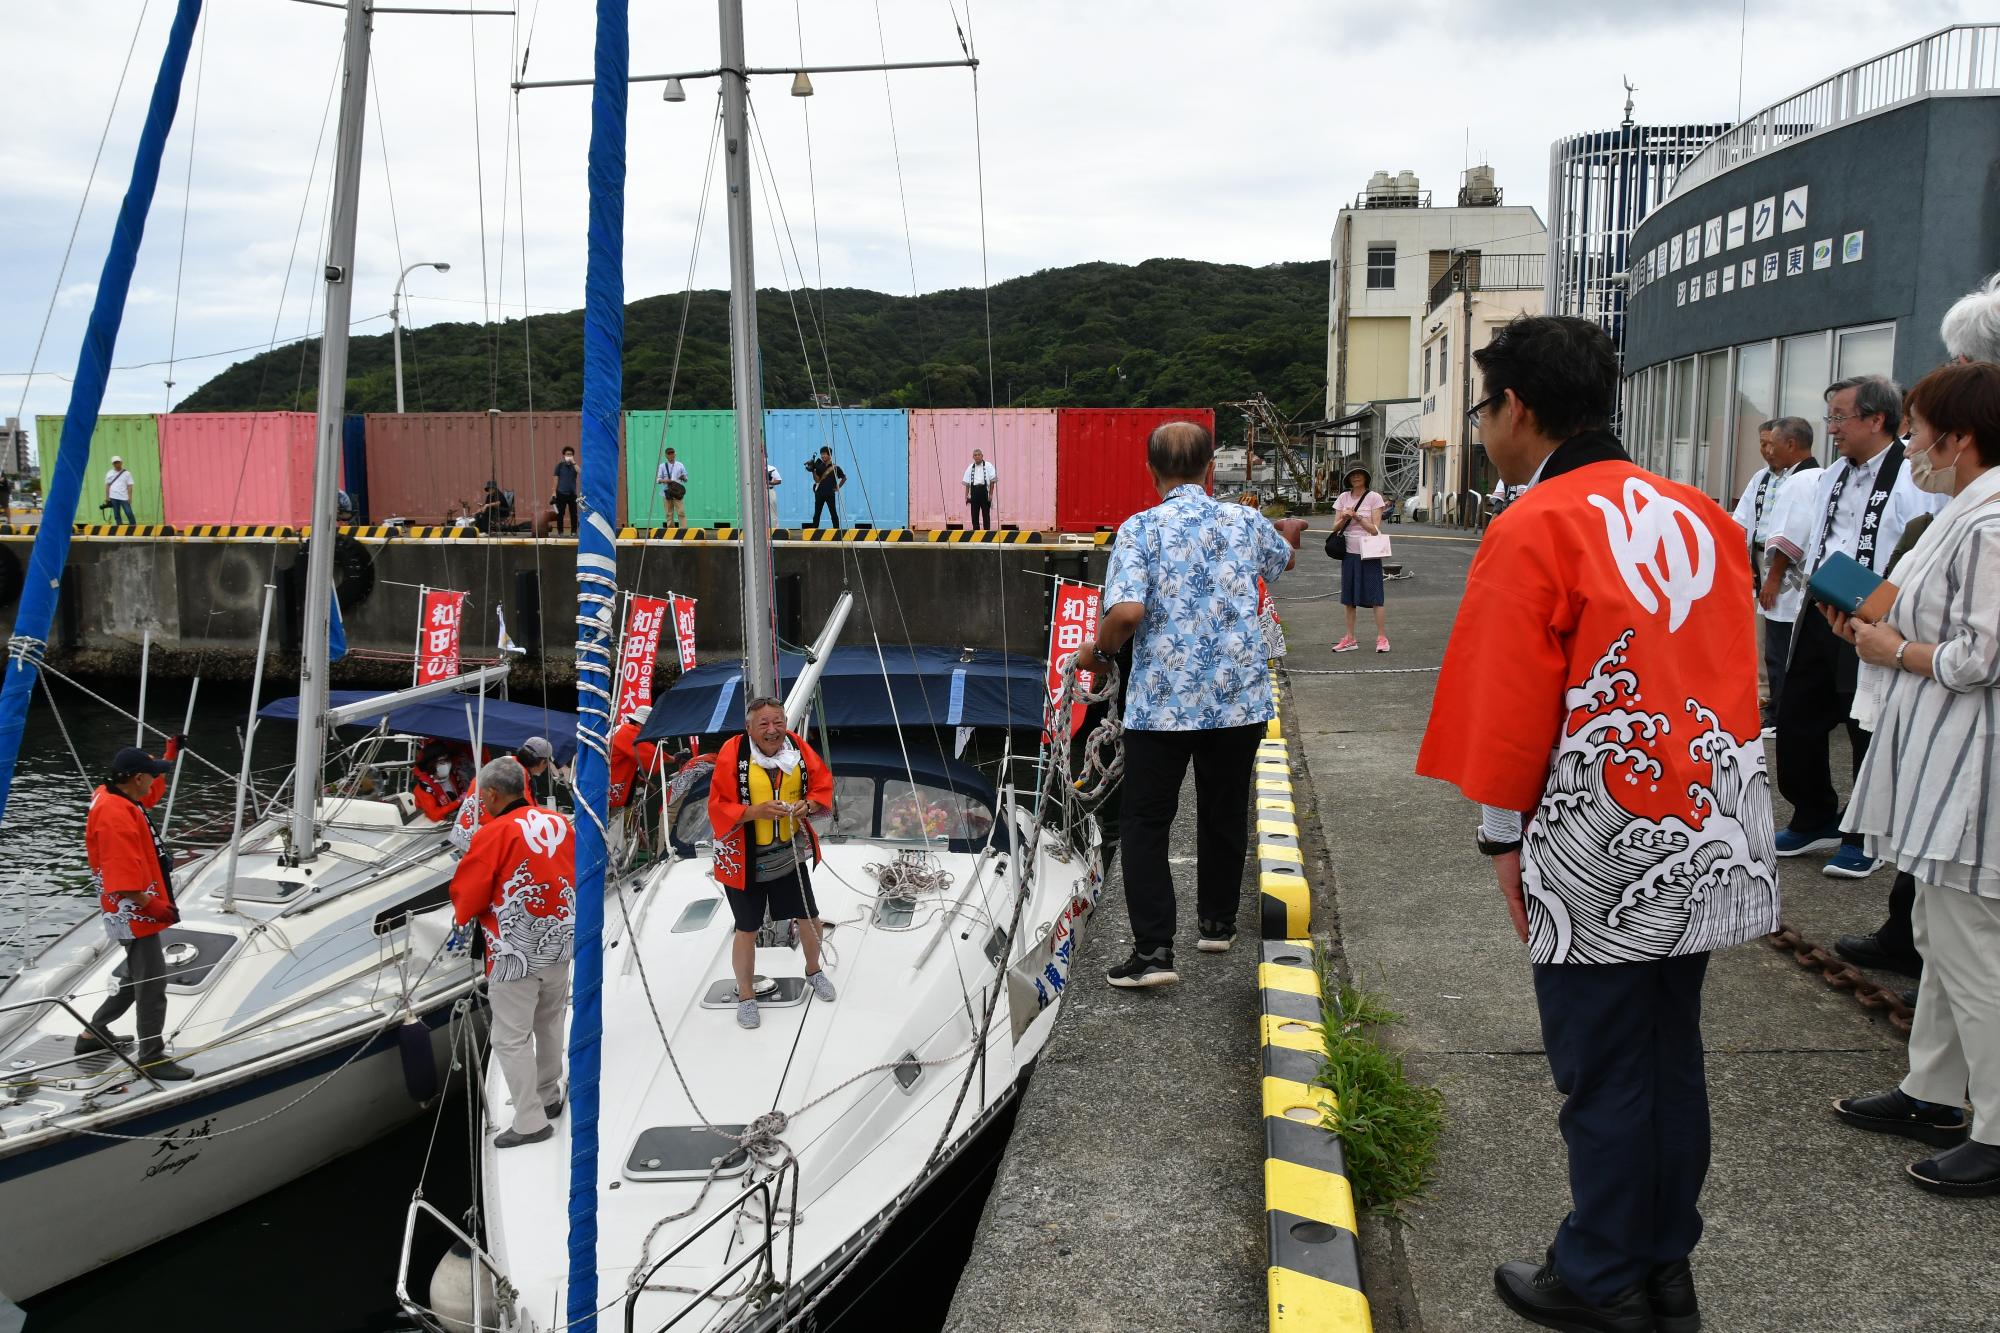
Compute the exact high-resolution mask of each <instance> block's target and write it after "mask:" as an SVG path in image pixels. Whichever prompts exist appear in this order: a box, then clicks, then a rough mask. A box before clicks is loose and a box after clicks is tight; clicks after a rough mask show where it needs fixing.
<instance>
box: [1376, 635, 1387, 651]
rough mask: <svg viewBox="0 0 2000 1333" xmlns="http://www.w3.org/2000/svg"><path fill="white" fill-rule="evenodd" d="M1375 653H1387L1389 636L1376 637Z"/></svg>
mask: <svg viewBox="0 0 2000 1333" xmlns="http://www.w3.org/2000/svg"><path fill="white" fill-rule="evenodd" d="M1375 651H1376V652H1378V653H1386V652H1388V651H1389V636H1388V635H1386V634H1381V635H1377V636H1376V639H1375Z"/></svg>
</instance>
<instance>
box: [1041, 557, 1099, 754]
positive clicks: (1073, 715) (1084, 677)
mask: <svg viewBox="0 0 2000 1333" xmlns="http://www.w3.org/2000/svg"><path fill="white" fill-rule="evenodd" d="M1097 604H1098V591H1097V589H1095V588H1092V587H1090V586H1088V585H1086V584H1082V583H1058V584H1056V606H1055V618H1054V620H1053V621H1052V622H1051V623H1050V625H1049V703H1050V706H1051V707H1053V706H1054V704H1055V700H1056V697H1057V696H1058V695H1059V694H1060V693H1061V692H1062V661H1063V659H1064V658H1065V657H1068V656H1070V655H1071V654H1073V653H1075V652H1077V651H1078V650H1079V649H1081V648H1082V647H1083V646H1084V645H1085V644H1086V643H1090V642H1091V641H1093V640H1094V639H1096V637H1097ZM1093 675H1094V673H1092V672H1089V671H1079V672H1078V673H1077V684H1078V685H1079V686H1080V687H1081V688H1083V689H1086V690H1087V689H1090V688H1091V687H1092V686H1093V685H1094V684H1095V681H1094V680H1093V678H1092V677H1093ZM1083 713H1084V705H1083V704H1081V703H1077V704H1074V705H1072V706H1071V708H1070V718H1069V734H1070V735H1072V736H1074V735H1075V734H1076V733H1077V730H1078V728H1080V727H1082V726H1083Z"/></svg>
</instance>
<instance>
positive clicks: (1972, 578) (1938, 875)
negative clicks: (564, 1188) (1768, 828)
mask: <svg viewBox="0 0 2000 1333" xmlns="http://www.w3.org/2000/svg"><path fill="white" fill-rule="evenodd" d="M1907 413H1908V417H1909V423H1910V443H1909V453H1908V458H1907V462H1908V465H1909V468H1910V478H1911V480H1912V481H1914V482H1915V483H1916V484H1917V485H1918V486H1920V487H1922V488H1923V489H1925V490H1928V491H1931V492H1933V493H1941V494H1947V495H1950V496H1951V497H1952V498H1951V502H1950V503H1949V504H1947V505H1946V506H1945V508H1944V511H1943V512H1942V513H1940V514H1939V515H1938V516H1937V518H1936V519H1935V520H1934V521H1933V522H1932V523H1931V526H1930V529H1929V530H1928V531H1927V532H1925V533H1924V535H1923V538H1922V539H1921V540H1920V541H1918V543H1917V545H1916V546H1915V548H1914V549H1912V550H1911V552H1910V553H1909V555H1908V556H1906V557H1904V560H1903V562H1902V564H1900V565H1899V566H1897V569H1896V576H1897V577H1896V582H1897V585H1898V591H1897V593H1896V598H1895V601H1894V602H1893V603H1892V604H1891V606H1890V608H1889V611H1888V613H1887V615H1886V616H1884V617H1883V619H1882V621H1881V622H1880V623H1879V624H1869V623H1867V622H1865V621H1862V620H1858V619H1853V618H1850V617H1848V616H1845V615H1840V614H1838V613H1830V614H1829V617H1828V618H1829V619H1830V620H1831V621H1832V623H1833V627H1834V630H1835V632H1836V633H1838V634H1840V635H1841V637H1843V638H1845V639H1847V640H1848V641H1849V642H1851V643H1852V644H1854V646H1855V649H1856V650H1857V651H1858V652H1859V653H1860V655H1861V660H1862V661H1863V662H1865V663H1868V664H1870V665H1871V666H1875V667H1880V668H1885V669H1887V671H1888V675H1887V676H1886V677H1885V678H1884V680H1883V682H1882V684H1881V688H1880V691H1879V696H1878V697H1877V698H1876V699H1875V700H1873V701H1872V703H1873V704H1874V717H1875V738H1874V742H1873V744H1871V745H1870V746H1869V747H1868V754H1867V756H1866V758H1865V759H1864V760H1863V761H1862V764H1861V768H1860V771H1859V772H1858V773H1856V774H1855V779H1854V799H1853V802H1852V803H1851V804H1850V805H1849V806H1848V810H1847V818H1846V820H1845V822H1844V827H1845V828H1846V829H1848V830H1849V831H1851V832H1855V833H1859V834H1860V835H1861V837H1862V841H1863V846H1864V849H1865V850H1866V852H1867V853H1868V855H1870V856H1874V857H1883V858H1888V859H1892V860H1894V861H1895V862H1896V865H1897V868H1898V869H1900V870H1904V871H1907V872H1909V873H1910V874H1911V875H1913V876H1915V878H1916V880H1917V898H1916V905H1915V907H1914V909H1913V910H1912V913H1911V921H1912V924H1913V926H1914V928H1915V934H1916V945H1917V952H1918V953H1920V954H1921V955H1922V956H1923V961H1924V984H1923V990H1922V993H1921V996H1920V998H1919V1000H1918V1003H1917V1015H1916V1019H1915V1022H1914V1024H1913V1025H1912V1027H1911V1030H1910V1072H1909V1076H1908V1077H1907V1078H1905V1079H1904V1080H1903V1082H1902V1084H1901V1086H1899V1087H1896V1088H1892V1089H1890V1090H1888V1091H1886V1092H1876V1093H1870V1094H1867V1095H1864V1096H1859V1097H1843V1098H1840V1099H1838V1100H1837V1101H1835V1102H1834V1104H1833V1107H1834V1112H1835V1114H1836V1115H1838V1116H1839V1117H1840V1118H1841V1119H1842V1120H1844V1121H1846V1122H1847V1123H1848V1124H1851V1125H1855V1126H1857V1127H1859V1128H1861V1129H1867V1130H1872V1131H1875V1132H1876V1133H1882V1134H1897V1135H1901V1136H1902V1137H1904V1138H1910V1139H1915V1140H1917V1141H1919V1142H1922V1143H1927V1144H1930V1145H1931V1146H1932V1147H1934V1148H1940V1149H1945V1151H1941V1152H1938V1153H1936V1154H1935V1155H1933V1156H1931V1157H1929V1158H1927V1159H1925V1160H1923V1161H1921V1162H1917V1163H1915V1164H1913V1165H1912V1166H1910V1168H1909V1173H1910V1177H1911V1179H1912V1180H1914V1181H1915V1182H1916V1183H1917V1184H1918V1185H1920V1186H1922V1187H1923V1188H1924V1189H1927V1190H1930V1191H1932V1192H1933V1193H1937V1194H1948V1195H1957V1196H1970V1195H1983V1194H2000V782H1996V774H1995V765H1994V744H1995V738H1994V736H1993V734H1992V723H1991V720H1990V719H1991V718H1992V717H1993V716H1994V713H1995V709H1996V708H2000V596H1996V595H1995V592H1994V590H1995V588H1996V587H2000V364H1995V363H1993V362H1980V363H1975V364H1972V365H1952V366H1946V367H1944V368H1943V369H1941V370H1935V371H1932V372H1931V373H1930V374H1929V375H1926V376H1925V377H1924V378H1923V379H1922V380H1921V381H1919V382H1918V384H1917V386H1916V387H1915V388H1913V389H1911V390H1910V394H1909V398H1908V402H1907ZM1968 1093H1969V1094H1970V1100H1971V1102H1972V1116H1971V1117H1970V1120H1969V1121H1968V1118H1967V1116H1966V1113H1965V1102H1966V1100H1967V1097H1968Z"/></svg>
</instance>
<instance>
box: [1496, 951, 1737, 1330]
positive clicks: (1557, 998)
mask: <svg viewBox="0 0 2000 1333" xmlns="http://www.w3.org/2000/svg"><path fill="white" fill-rule="evenodd" d="M1707 972H1708V955H1707V954H1705V953H1698V954H1689V955H1688V956H1686V957H1683V958H1663V959H1658V960H1655V961H1652V962H1644V963H1539V964H1537V965H1536V966H1535V1001H1536V1004H1537V1005H1538V1006H1539V1008H1540V1009H1541V1015H1542V1044H1543V1046H1544V1047H1545V1048H1546V1049H1547V1051H1548V1056H1549V1069H1550V1070H1551V1071H1552V1072H1553V1073H1554V1074H1555V1080H1556V1089H1557V1091H1559V1092H1561V1093H1562V1094H1563V1096H1564V1098H1565V1100H1564V1102H1563V1108H1562V1115H1561V1118H1560V1123H1561V1126H1562V1136H1563V1143H1564V1145H1565V1146H1566V1147H1567V1148H1568V1149H1569V1190H1570V1201H1571V1211H1570V1214H1569V1216H1568V1217H1567V1218H1565V1219H1563V1224H1562V1227H1561V1229H1560V1230H1558V1231H1557V1232H1556V1242H1555V1251H1556V1272H1557V1273H1559V1274H1561V1276H1562V1280H1563V1281H1564V1282H1566V1283H1568V1284H1569V1287H1570V1289H1571V1290H1572V1291H1574V1292H1576V1293H1577V1295H1579V1296H1581V1297H1583V1298H1584V1299H1585V1300H1587V1301H1589V1302H1591V1303H1592V1304H1594V1305H1603V1304H1606V1303H1608V1302H1609V1301H1610V1300H1611V1298H1612V1297H1614V1296H1616V1295H1618V1294H1619V1293H1620V1292H1622V1291H1624V1290H1625V1289H1626V1288H1628V1287H1630V1286H1632V1285H1633V1284H1634V1283H1636V1282H1643V1281H1645V1279H1646V1276H1647V1274H1649V1273H1650V1272H1652V1271H1653V1269H1655V1268H1658V1267H1659V1266H1661V1265H1663V1264H1670V1263H1673V1262H1674V1261H1676V1260H1678V1259H1684V1258H1686V1257H1687V1256H1688V1254H1689V1253H1690V1252H1691V1251H1692V1250H1693V1249H1694V1247H1695V1242H1696V1241H1698V1240H1700V1239H1701V1214H1700V1212H1698V1211H1697V1210H1696V1208H1695V1202H1696V1200H1697V1199H1699V1198H1700V1197H1701V1186H1702V1181H1703V1179H1704V1178H1705V1177H1706V1176H1707V1175H1708V1082H1707V1079H1706V1077H1705V1076H1704V1073H1703V1070H1702V1048H1701V983H1702V978H1703V977H1704V976H1705V975H1706V974H1707Z"/></svg>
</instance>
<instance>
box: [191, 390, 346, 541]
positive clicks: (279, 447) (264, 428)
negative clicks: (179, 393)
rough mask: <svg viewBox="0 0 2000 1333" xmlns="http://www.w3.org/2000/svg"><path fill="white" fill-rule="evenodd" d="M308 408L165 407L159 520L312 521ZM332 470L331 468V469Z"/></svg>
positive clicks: (314, 424) (312, 435)
mask: <svg viewBox="0 0 2000 1333" xmlns="http://www.w3.org/2000/svg"><path fill="white" fill-rule="evenodd" d="M317 427H318V420H317V418H316V417H314V415H313V414H312V413H311V412H169V413H167V414H165V415H164V416H162V417H161V418H160V499H161V510H162V514H163V521H164V522H167V523H171V524H173V525H174V526H175V527H177V528H184V527H189V526H192V525H194V524H197V523H234V524H250V523H276V524H287V525H290V526H292V527H301V526H304V525H306V524H309V523H311V522H312V500H313V451H314V440H315V431H316V430H317ZM336 475H338V474H336Z"/></svg>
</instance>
